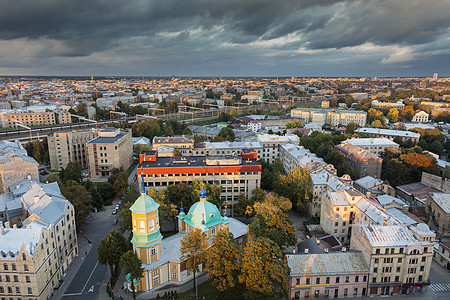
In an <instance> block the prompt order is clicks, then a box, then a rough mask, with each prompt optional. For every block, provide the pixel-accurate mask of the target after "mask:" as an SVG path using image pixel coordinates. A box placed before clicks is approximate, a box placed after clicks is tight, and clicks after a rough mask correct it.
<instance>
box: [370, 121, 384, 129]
mask: <svg viewBox="0 0 450 300" xmlns="http://www.w3.org/2000/svg"><path fill="white" fill-rule="evenodd" d="M372 127H373V128H380V127H383V123H381V121H380V120H375V121H373V123H372Z"/></svg>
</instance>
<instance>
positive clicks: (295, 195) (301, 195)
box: [274, 168, 311, 211]
mask: <svg viewBox="0 0 450 300" xmlns="http://www.w3.org/2000/svg"><path fill="white" fill-rule="evenodd" d="M310 186H311V177H310V176H309V172H308V170H307V169H303V168H302V169H299V168H296V169H294V171H292V172H290V173H288V174H286V175H279V176H278V178H277V179H276V180H275V182H274V192H275V193H277V194H279V195H281V196H283V197H286V198H288V199H290V200H291V202H292V204H293V206H294V207H295V208H296V209H297V210H298V211H305V210H306V204H307V202H308V201H309V199H311V195H310V194H311V193H310Z"/></svg>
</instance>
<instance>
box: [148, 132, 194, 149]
mask: <svg viewBox="0 0 450 300" xmlns="http://www.w3.org/2000/svg"><path fill="white" fill-rule="evenodd" d="M162 146H165V147H173V148H175V149H182V150H184V149H189V150H192V149H194V138H192V137H190V136H185V135H179V136H155V137H154V138H153V140H152V147H153V148H158V147H162Z"/></svg>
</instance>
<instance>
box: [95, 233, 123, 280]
mask: <svg viewBox="0 0 450 300" xmlns="http://www.w3.org/2000/svg"><path fill="white" fill-rule="evenodd" d="M127 249H128V242H127V240H126V239H125V238H124V237H123V235H122V233H120V232H118V231H115V230H112V231H111V232H110V233H109V234H108V235H107V236H105V237H104V238H103V239H102V240H101V241H100V244H99V245H98V248H97V257H98V261H99V263H101V264H104V265H109V268H110V269H111V276H117V275H118V274H117V271H118V269H119V263H120V258H121V257H122V255H123V254H124V253H125V252H127Z"/></svg>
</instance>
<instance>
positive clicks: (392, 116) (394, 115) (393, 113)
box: [387, 107, 398, 123]
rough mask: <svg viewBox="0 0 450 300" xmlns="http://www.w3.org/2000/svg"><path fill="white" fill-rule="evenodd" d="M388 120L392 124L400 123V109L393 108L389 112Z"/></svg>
mask: <svg viewBox="0 0 450 300" xmlns="http://www.w3.org/2000/svg"><path fill="white" fill-rule="evenodd" d="M387 118H388V119H389V121H390V122H391V123H395V122H397V121H398V109H397V108H395V107H394V108H391V109H390V110H389V113H388V114H387Z"/></svg>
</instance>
